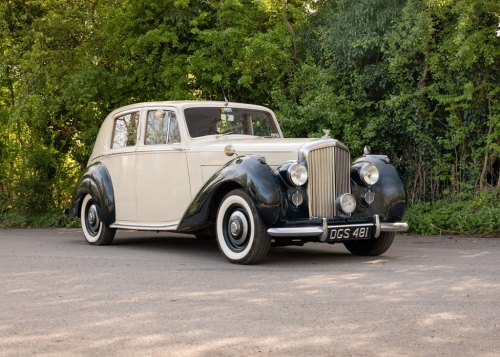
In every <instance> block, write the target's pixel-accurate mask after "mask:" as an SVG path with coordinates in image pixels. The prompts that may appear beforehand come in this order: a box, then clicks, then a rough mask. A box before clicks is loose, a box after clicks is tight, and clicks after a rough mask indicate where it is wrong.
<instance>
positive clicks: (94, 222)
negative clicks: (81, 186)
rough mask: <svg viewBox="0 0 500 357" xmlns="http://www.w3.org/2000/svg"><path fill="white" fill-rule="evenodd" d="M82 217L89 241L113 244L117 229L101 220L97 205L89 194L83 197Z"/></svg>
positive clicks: (94, 243)
mask: <svg viewBox="0 0 500 357" xmlns="http://www.w3.org/2000/svg"><path fill="white" fill-rule="evenodd" d="M80 218H81V220H82V229H83V235H84V236H85V239H86V240H87V243H89V244H92V245H108V244H111V242H112V241H113V239H114V238H115V233H116V229H113V228H109V227H107V226H106V225H105V224H104V223H103V222H101V220H100V219H99V215H98V214H97V205H96V203H95V201H94V199H93V198H92V196H91V195H89V194H87V195H86V196H85V197H84V199H83V202H82V208H81V211H80Z"/></svg>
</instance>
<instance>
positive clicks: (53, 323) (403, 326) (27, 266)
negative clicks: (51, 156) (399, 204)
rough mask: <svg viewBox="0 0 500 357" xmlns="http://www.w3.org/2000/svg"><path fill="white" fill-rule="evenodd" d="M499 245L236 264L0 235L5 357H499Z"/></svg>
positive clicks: (76, 240) (465, 241)
mask: <svg viewBox="0 0 500 357" xmlns="http://www.w3.org/2000/svg"><path fill="white" fill-rule="evenodd" d="M499 265H500V238H499V239H486V238H471V237H468V238H465V237H448V236H446V237H425V236H408V235H407V236H405V235H400V236H398V237H397V238H396V241H395V243H394V245H393V246H392V247H391V249H390V250H389V251H388V252H387V253H385V254H384V255H383V256H380V257H356V256H353V255H351V254H350V253H348V252H347V250H346V249H345V248H344V246H343V245H341V244H337V245H334V246H330V245H326V244H314V243H309V244H306V245H305V246H304V247H286V248H272V249H271V252H270V253H269V255H268V257H267V259H266V260H265V261H264V263H262V264H260V265H256V266H239V265H233V264H230V263H229V262H227V261H226V260H225V259H224V258H223V257H222V255H221V254H220V253H219V249H218V247H217V243H216V242H214V241H198V240H196V239H195V238H193V237H192V236H183V235H173V234H165V233H149V232H146V233H145V232H125V231H118V233H117V236H116V238H115V242H114V244H113V245H111V246H107V247H94V246H90V245H88V244H87V243H85V242H84V239H83V235H82V233H81V232H80V231H79V230H73V229H71V230H66V229H50V230H49V229H22V230H0V356H16V357H17V356H301V357H302V356H454V357H455V356H500V273H499Z"/></svg>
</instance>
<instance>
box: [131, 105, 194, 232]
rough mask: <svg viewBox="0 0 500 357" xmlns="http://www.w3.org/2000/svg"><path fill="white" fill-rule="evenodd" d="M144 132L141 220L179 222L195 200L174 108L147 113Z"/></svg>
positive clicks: (138, 184)
mask: <svg viewBox="0 0 500 357" xmlns="http://www.w3.org/2000/svg"><path fill="white" fill-rule="evenodd" d="M143 115H144V121H143V122H144V124H145V125H144V126H145V127H144V129H143V132H144V135H143V138H144V139H143V140H141V143H140V145H139V146H138V147H137V151H136V154H137V155H136V156H137V169H136V200H137V221H138V222H141V223H157V224H160V223H165V222H175V221H177V220H180V219H181V218H182V215H183V213H184V211H185V209H186V208H187V206H188V204H189V202H191V193H190V183H189V172H188V165H187V158H186V152H185V148H184V147H182V138H181V134H180V130H179V122H178V120H177V114H176V111H175V110H174V109H173V108H168V107H162V108H152V109H149V108H148V110H147V111H145V112H144V114H143Z"/></svg>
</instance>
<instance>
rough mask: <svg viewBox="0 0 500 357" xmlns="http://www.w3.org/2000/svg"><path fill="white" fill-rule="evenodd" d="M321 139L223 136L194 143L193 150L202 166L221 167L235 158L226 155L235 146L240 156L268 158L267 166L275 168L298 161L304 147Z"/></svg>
mask: <svg viewBox="0 0 500 357" xmlns="http://www.w3.org/2000/svg"><path fill="white" fill-rule="evenodd" d="M319 140H321V139H312V138H302V139H288V138H251V139H248V138H247V137H246V138H244V139H243V138H242V139H239V138H237V137H235V136H234V135H231V136H229V135H228V136H221V137H219V138H217V139H215V140H210V141H200V142H199V143H198V142H193V143H192V144H191V150H192V151H196V150H198V152H199V156H200V162H201V165H202V166H221V165H224V164H225V163H226V162H228V161H229V160H232V159H233V158H234V157H228V156H227V155H226V154H225V153H224V148H225V147H226V146H227V145H233V147H234V149H235V151H236V153H237V154H238V155H261V156H264V157H265V158H266V161H267V164H268V165H269V166H272V167H274V168H276V167H278V166H279V165H281V164H282V163H284V162H285V161H289V160H297V159H298V153H299V150H300V148H301V147H302V145H304V144H306V143H309V142H312V141H319Z"/></svg>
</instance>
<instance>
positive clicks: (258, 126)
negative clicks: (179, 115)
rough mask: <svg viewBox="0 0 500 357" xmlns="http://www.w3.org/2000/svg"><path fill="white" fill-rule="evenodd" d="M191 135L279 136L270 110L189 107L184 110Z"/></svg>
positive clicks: (194, 136) (195, 136)
mask: <svg viewBox="0 0 500 357" xmlns="http://www.w3.org/2000/svg"><path fill="white" fill-rule="evenodd" d="M184 117H185V118H186V123H187V127H188V130H189V135H190V136H191V137H192V138H198V137H200V136H206V135H229V134H240V135H255V136H268V137H279V132H278V128H277V127H276V125H275V124H274V121H273V118H272V116H271V114H270V113H269V112H265V111H262V110H255V109H244V108H228V107H224V108H217V107H211V108H210V107H209V108H188V109H185V110H184Z"/></svg>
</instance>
